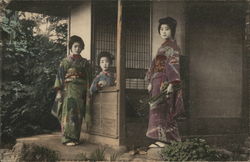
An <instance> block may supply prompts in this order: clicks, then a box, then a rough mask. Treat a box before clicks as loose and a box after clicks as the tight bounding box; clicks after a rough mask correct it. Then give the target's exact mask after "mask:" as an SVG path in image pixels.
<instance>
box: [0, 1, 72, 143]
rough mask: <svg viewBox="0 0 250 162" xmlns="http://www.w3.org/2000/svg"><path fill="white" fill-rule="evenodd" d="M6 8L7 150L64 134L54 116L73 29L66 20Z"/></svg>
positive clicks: (3, 105) (3, 33)
mask: <svg viewBox="0 0 250 162" xmlns="http://www.w3.org/2000/svg"><path fill="white" fill-rule="evenodd" d="M0 3H1V4H0V5H1V6H0V10H1V11H0V14H1V18H2V19H1V21H0V32H1V43H0V48H1V49H0V51H1V67H0V69H1V94H0V97H1V98H0V99H1V103H0V105H1V111H0V117H1V132H0V133H1V141H2V142H3V143H2V144H4V143H9V142H13V141H15V139H16V138H17V137H20V136H27V135H33V134H37V133H46V132H49V131H51V130H55V129H58V128H59V122H58V121H57V119H56V118H54V117H53V116H52V115H51V113H50V111H51V107H52V105H53V102H54V97H55V92H54V90H53V88H52V87H53V84H54V80H55V74H56V71H57V67H58V65H59V61H60V60H61V59H62V58H63V57H65V55H66V38H67V24H66V21H65V19H64V18H59V17H51V16H47V15H39V14H31V13H30V14H29V13H25V12H15V11H11V10H6V9H4V5H5V3H4V2H3V1H2V2H0ZM41 27H43V29H44V30H42V29H41Z"/></svg>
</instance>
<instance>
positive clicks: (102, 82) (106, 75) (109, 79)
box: [90, 52, 115, 96]
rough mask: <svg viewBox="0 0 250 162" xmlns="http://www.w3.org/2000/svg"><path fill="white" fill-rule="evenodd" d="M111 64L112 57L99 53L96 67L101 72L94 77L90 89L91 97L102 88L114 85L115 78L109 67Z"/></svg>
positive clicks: (108, 54) (106, 53)
mask: <svg viewBox="0 0 250 162" xmlns="http://www.w3.org/2000/svg"><path fill="white" fill-rule="evenodd" d="M111 64H112V55H111V54H110V53H109V52H101V53H100V54H99V55H98V65H99V66H100V68H101V72H100V73H99V74H98V75H97V76H96V77H95V79H94V80H93V82H92V84H91V87H90V95H91V96H92V95H93V94H95V93H96V92H97V91H98V90H101V89H102V88H104V87H108V86H113V85H115V78H114V75H113V73H111V72H110V65H111Z"/></svg>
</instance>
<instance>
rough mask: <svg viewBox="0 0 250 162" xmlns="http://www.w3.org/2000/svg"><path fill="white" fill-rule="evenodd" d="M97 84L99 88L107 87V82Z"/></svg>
mask: <svg viewBox="0 0 250 162" xmlns="http://www.w3.org/2000/svg"><path fill="white" fill-rule="evenodd" d="M97 84H98V87H100V88H103V87H105V86H106V84H107V82H106V81H104V80H101V81H99V82H98V83H97Z"/></svg>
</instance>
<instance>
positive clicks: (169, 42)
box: [161, 39, 177, 48]
mask: <svg viewBox="0 0 250 162" xmlns="http://www.w3.org/2000/svg"><path fill="white" fill-rule="evenodd" d="M161 46H162V47H165V46H170V47H173V48H176V47H177V43H176V40H175V39H166V40H165V42H163V43H162V44H161Z"/></svg>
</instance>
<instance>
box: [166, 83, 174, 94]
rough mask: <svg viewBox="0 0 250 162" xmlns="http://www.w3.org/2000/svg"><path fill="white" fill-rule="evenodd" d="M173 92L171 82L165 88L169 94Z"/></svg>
mask: <svg viewBox="0 0 250 162" xmlns="http://www.w3.org/2000/svg"><path fill="white" fill-rule="evenodd" d="M173 92H174V89H173V84H171V83H170V84H169V85H168V88H167V94H170V93H173Z"/></svg>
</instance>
